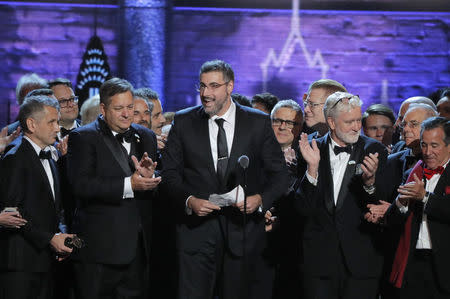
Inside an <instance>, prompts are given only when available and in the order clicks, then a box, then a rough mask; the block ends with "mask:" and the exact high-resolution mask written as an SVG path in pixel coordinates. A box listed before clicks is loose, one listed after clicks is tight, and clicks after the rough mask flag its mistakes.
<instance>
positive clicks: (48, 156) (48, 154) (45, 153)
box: [39, 150, 52, 160]
mask: <svg viewBox="0 0 450 299" xmlns="http://www.w3.org/2000/svg"><path fill="white" fill-rule="evenodd" d="M51 158H52V153H51V152H50V151H43V150H41V151H40V152H39V159H48V160H50V159H51Z"/></svg>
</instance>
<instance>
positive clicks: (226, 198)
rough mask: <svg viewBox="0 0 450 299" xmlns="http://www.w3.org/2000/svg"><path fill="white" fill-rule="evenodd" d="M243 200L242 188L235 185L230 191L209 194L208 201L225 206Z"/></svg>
mask: <svg viewBox="0 0 450 299" xmlns="http://www.w3.org/2000/svg"><path fill="white" fill-rule="evenodd" d="M243 200H244V188H242V186H241V185H239V186H237V187H236V188H234V189H233V190H231V191H230V192H227V193H224V194H211V195H210V196H209V201H210V202H211V203H213V204H215V205H218V206H219V207H227V206H231V205H234V204H236V203H238V202H241V201H243Z"/></svg>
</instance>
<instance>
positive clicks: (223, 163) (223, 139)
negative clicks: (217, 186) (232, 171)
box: [216, 118, 228, 183]
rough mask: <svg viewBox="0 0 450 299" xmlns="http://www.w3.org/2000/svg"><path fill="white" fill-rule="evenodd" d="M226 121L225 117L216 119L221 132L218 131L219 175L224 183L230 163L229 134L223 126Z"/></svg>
mask: <svg viewBox="0 0 450 299" xmlns="http://www.w3.org/2000/svg"><path fill="white" fill-rule="evenodd" d="M224 121H225V120H224V119H223V118H218V119H216V123H217V125H218V126H219V132H218V133H217V175H218V176H219V179H220V181H221V182H222V183H223V179H224V178H225V172H226V170H227V164H228V146H227V136H226V135H225V130H224V128H223V123H224Z"/></svg>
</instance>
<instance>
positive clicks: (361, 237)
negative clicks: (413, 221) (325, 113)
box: [295, 134, 387, 278]
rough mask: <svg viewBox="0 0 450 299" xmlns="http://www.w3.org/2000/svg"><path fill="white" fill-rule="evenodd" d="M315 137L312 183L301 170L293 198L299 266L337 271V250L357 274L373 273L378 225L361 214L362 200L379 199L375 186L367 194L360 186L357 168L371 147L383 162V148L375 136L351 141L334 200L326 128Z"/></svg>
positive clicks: (322, 272) (377, 263)
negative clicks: (299, 225)
mask: <svg viewBox="0 0 450 299" xmlns="http://www.w3.org/2000/svg"><path fill="white" fill-rule="evenodd" d="M316 141H317V146H318V148H319V150H320V163H319V173H318V182H317V186H314V185H313V184H311V183H310V182H309V180H308V179H307V177H306V174H305V176H304V177H303V179H302V182H301V184H300V186H299V188H298V189H297V194H296V201H295V204H296V209H297V211H298V212H299V213H300V214H301V215H302V216H303V217H304V223H303V225H304V231H303V235H302V239H303V240H302V243H303V267H304V268H303V269H304V271H305V272H306V273H308V275H312V276H329V277H330V276H334V275H337V274H338V273H335V272H333V269H335V267H333V265H335V264H336V261H337V260H338V259H339V255H340V254H341V253H342V254H343V257H344V260H345V264H346V266H347V268H348V269H349V271H350V273H351V275H353V276H354V277H359V278H368V277H377V276H379V274H380V271H381V266H382V257H381V249H380V248H379V246H378V242H379V240H378V239H379V237H380V231H379V227H378V226H377V225H373V224H369V223H368V222H366V221H365V220H364V214H365V213H366V212H367V211H368V210H367V208H366V205H367V204H369V203H375V202H377V200H378V198H377V191H376V192H375V194H372V195H369V194H368V193H367V192H366V191H365V190H364V189H363V182H362V178H361V174H360V172H359V171H357V169H359V165H360V164H361V163H362V161H363V159H364V157H365V156H367V155H368V154H369V153H376V152H377V153H379V156H378V159H379V166H378V170H380V169H382V168H383V166H384V165H385V162H386V155H387V154H386V149H385V148H384V146H383V145H382V144H381V143H379V142H378V141H375V140H373V139H371V138H367V137H365V136H360V137H359V139H358V141H357V142H356V143H355V144H354V145H353V150H352V153H351V155H350V159H349V163H348V165H347V168H346V170H345V174H344V177H343V181H342V185H341V189H340V191H339V196H338V200H337V204H336V205H335V203H334V195H333V192H334V191H333V177H332V174H331V167H330V155H329V142H330V136H329V134H326V135H325V136H323V137H321V138H319V139H317V140H316ZM378 175H379V173H377V176H376V180H377V181H378V180H379V176H378ZM376 185H377V184H376ZM379 188H381V187H380V186H377V187H376V189H379Z"/></svg>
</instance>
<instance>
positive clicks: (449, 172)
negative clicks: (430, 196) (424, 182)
mask: <svg viewBox="0 0 450 299" xmlns="http://www.w3.org/2000/svg"><path fill="white" fill-rule="evenodd" d="M449 177H450V165H447V167H445V170H444V172H443V173H442V175H441V177H440V178H439V181H438V183H437V185H436V187H435V188H434V192H433V193H435V194H439V195H442V194H445V187H447V186H448V185H449V182H448V181H449V179H448V178H449Z"/></svg>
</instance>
